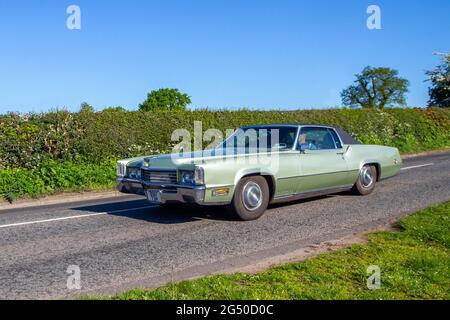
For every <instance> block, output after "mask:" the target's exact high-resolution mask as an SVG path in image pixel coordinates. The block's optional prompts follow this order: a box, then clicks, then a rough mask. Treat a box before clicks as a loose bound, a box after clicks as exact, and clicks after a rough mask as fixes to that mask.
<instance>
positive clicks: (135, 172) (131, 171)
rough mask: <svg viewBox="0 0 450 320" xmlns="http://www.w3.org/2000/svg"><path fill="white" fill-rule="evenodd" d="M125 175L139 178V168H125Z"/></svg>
mask: <svg viewBox="0 0 450 320" xmlns="http://www.w3.org/2000/svg"><path fill="white" fill-rule="evenodd" d="M127 177H128V178H130V179H135V180H141V168H127Z"/></svg>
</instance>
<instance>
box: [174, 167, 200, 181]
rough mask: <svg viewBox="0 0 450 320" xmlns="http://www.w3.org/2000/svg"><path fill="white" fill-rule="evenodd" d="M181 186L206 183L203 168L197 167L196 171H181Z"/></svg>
mask: <svg viewBox="0 0 450 320" xmlns="http://www.w3.org/2000/svg"><path fill="white" fill-rule="evenodd" d="M180 182H181V184H189V185H201V184H204V183H205V178H204V171H203V168H200V167H196V168H195V170H194V171H191V170H181V171H180Z"/></svg>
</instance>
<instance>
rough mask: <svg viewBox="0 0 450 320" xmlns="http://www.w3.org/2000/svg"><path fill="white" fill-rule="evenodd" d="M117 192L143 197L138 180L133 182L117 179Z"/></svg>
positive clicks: (131, 180)
mask: <svg viewBox="0 0 450 320" xmlns="http://www.w3.org/2000/svg"><path fill="white" fill-rule="evenodd" d="M117 190H119V192H122V193H133V194H139V195H145V193H144V188H143V187H142V182H141V181H140V180H133V179H127V178H119V179H117Z"/></svg>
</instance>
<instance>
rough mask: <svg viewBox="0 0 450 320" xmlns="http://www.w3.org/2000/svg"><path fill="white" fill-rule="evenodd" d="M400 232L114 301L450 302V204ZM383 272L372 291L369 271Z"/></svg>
mask: <svg viewBox="0 0 450 320" xmlns="http://www.w3.org/2000/svg"><path fill="white" fill-rule="evenodd" d="M397 227H398V229H399V231H395V232H376V233H370V234H368V239H369V243H368V244H360V245H352V246H351V247H349V248H346V249H341V250H338V251H335V252H331V253H325V254H321V255H319V256H317V257H315V258H311V259H308V260H306V261H302V262H297V263H290V264H287V265H284V266H279V267H274V268H270V269H268V270H265V271H263V272H259V273H255V274H244V273H237V274H232V275H215V276H208V277H203V278H199V279H196V280H189V281H183V282H180V283H173V284H169V285H166V286H163V287H161V288H158V289H155V290H142V289H136V290H132V291H129V292H126V293H123V294H120V295H117V296H115V297H112V299H118V300H134V299H139V300H141V299H162V300H164V299H180V300H191V299H237V300H240V299H262V300H265V299H450V202H447V203H446V204H442V205H438V206H434V207H430V208H427V209H424V210H422V211H419V212H418V213H416V214H414V215H411V216H408V217H405V218H402V219H401V220H400V221H399V222H398V224H397ZM371 265H376V266H379V267H380V269H381V288H380V289H376V290H369V289H368V288H367V279H368V277H369V276H370V274H368V273H367V268H368V267H369V266H371Z"/></svg>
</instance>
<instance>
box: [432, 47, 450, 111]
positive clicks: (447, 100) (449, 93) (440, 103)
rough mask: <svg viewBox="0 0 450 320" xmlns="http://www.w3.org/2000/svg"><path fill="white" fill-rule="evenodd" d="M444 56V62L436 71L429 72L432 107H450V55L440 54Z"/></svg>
mask: <svg viewBox="0 0 450 320" xmlns="http://www.w3.org/2000/svg"><path fill="white" fill-rule="evenodd" d="M438 55H440V56H442V62H441V64H440V65H438V66H437V67H436V68H435V69H434V70H431V71H427V72H426V75H427V76H429V81H431V87H430V88H429V89H428V92H429V94H430V100H429V101H428V104H429V105H431V106H436V107H441V108H448V107H450V54H448V53H438Z"/></svg>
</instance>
